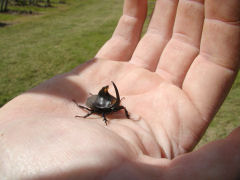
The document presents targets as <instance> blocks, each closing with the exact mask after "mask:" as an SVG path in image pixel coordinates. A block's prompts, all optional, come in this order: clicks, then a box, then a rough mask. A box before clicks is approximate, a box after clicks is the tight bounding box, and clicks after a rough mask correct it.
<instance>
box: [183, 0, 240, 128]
mask: <svg viewBox="0 0 240 180" xmlns="http://www.w3.org/2000/svg"><path fill="white" fill-rule="evenodd" d="M239 6H240V1H239V0H229V1H225V0H218V1H211V0H206V2H205V21H204V26H203V35H202V40H201V46H200V54H199V55H198V57H197V58H196V60H195V61H194V62H193V64H192V65H191V67H190V69H189V71H188V73H187V75H186V78H185V80H184V83H183V90H184V91H185V92H186V94H187V95H188V97H189V98H190V99H191V100H192V103H193V104H194V105H195V107H196V108H197V109H198V110H199V112H200V113H201V115H202V119H203V121H202V125H203V127H205V128H206V126H207V125H208V122H209V121H210V120H211V119H212V117H213V116H214V115H215V113H216V111H217V110H218V108H219V106H220V104H221V103H222V102H223V100H224V98H225V96H226V94H227V93H228V91H229V89H230V87H231V85H232V83H233V80H234V78H235V76H236V74H237V71H238V68H239V64H240V63H239V62H240V51H239V49H240V23H239V22H240V8H239ZM192 123H194V122H192Z"/></svg>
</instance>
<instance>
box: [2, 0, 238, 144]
mask: <svg viewBox="0 0 240 180" xmlns="http://www.w3.org/2000/svg"><path fill="white" fill-rule="evenodd" d="M53 2H54V1H53ZM66 2H67V3H66V4H57V3H53V7H51V8H33V9H31V11H33V12H36V13H34V14H33V15H26V14H21V15H19V14H16V13H12V14H0V24H1V23H2V24H4V23H6V24H9V25H7V26H4V27H0V107H1V106H2V105H4V104H5V103H6V102H7V101H9V100H10V99H12V98H13V97H15V96H17V95H18V94H20V93H21V92H24V91H26V90H27V89H29V88H31V87H34V86H35V85H37V84H39V83H40V82H42V81H44V80H46V79H48V78H50V77H52V76H54V75H56V74H59V73H62V72H66V71H68V70H70V69H72V68H73V67H75V66H77V65H78V64H80V63H82V62H84V61H86V60H88V59H90V58H92V57H93V56H94V55H95V54H96V52H97V51H98V49H99V48H100V47H101V46H102V45H103V44H104V42H105V41H106V40H107V39H108V38H109V37H110V36H111V34H112V32H113V30H114V27H115V25H116V23H117V21H118V18H119V16H120V14H121V11H122V10H121V8H122V1H119V0H101V1H100V0H67V1H66ZM149 3H150V6H153V2H152V1H150V2H149ZM24 10H25V9H24ZM27 10H29V9H27ZM239 86H240V76H238V78H237V80H236V82H235V84H234V86H233V88H232V90H231V93H230V95H229V96H228V98H227V100H226V101H225V103H224V105H223V106H222V108H221V110H220V111H219V113H218V114H217V116H216V118H215V119H214V121H213V122H212V123H211V126H210V128H209V129H208V131H207V132H206V134H205V136H204V138H203V140H202V141H201V142H200V144H201V145H202V144H205V143H206V142H209V141H212V140H215V139H219V138H223V137H225V136H226V135H227V134H228V133H229V132H231V131H232V130H233V129H234V128H235V127H237V126H238V125H239V120H240V89H239Z"/></svg>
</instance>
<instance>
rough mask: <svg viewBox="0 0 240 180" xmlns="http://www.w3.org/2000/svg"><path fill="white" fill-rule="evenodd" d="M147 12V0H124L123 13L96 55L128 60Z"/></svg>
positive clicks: (104, 57) (138, 37)
mask: <svg viewBox="0 0 240 180" xmlns="http://www.w3.org/2000/svg"><path fill="white" fill-rule="evenodd" d="M146 13H147V0H125V2H124V7H123V15H122V17H121V18H120V20H119V22H118V25H117V27H116V29H115V31H114V33H113V35H112V37H111V39H110V40H108V41H107V42H106V43H105V44H104V45H103V47H102V48H101V49H100V50H99V52H98V53H97V55H96V57H97V58H103V59H111V60H116V61H128V60H129V59H130V58H131V56H132V54H133V51H134V49H135V48H136V45H137V43H138V41H139V39H140V35H141V32H142V26H143V24H144V21H145V17H146Z"/></svg>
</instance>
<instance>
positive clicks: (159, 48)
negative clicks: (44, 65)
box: [1, 0, 240, 179]
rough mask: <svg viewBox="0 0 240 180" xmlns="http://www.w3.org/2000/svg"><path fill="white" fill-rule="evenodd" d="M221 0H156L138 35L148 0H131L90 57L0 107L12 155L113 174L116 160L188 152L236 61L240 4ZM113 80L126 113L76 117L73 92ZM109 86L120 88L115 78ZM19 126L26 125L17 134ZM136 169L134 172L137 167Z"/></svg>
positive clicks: (82, 97) (81, 98)
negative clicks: (104, 119)
mask: <svg viewBox="0 0 240 180" xmlns="http://www.w3.org/2000/svg"><path fill="white" fill-rule="evenodd" d="M220 2H222V4H224V5H223V6H222V9H219V8H218V5H217V2H216V1H210V0H209V1H205V4H203V1H201V0H200V1H179V2H178V3H177V1H161V0H159V1H156V5H155V10H154V13H153V15H152V18H151V22H150V24H149V27H148V30H147V32H146V34H145V35H144V36H143V38H142V39H141V40H139V39H140V34H141V31H142V26H143V23H144V21H145V17H146V12H147V1H146V0H126V1H125V4H124V10H123V16H122V17H121V18H120V20H119V23H118V26H117V28H116V30H115V32H114V34H113V36H112V38H111V39H110V40H109V41H108V42H107V43H106V44H105V45H104V46H103V47H102V48H101V50H100V51H99V52H98V54H97V55H96V57H95V58H94V59H93V60H90V61H88V62H86V63H85V64H82V65H80V66H79V67H77V68H75V69H74V70H72V71H71V72H69V73H66V74H63V75H59V76H56V77H54V78H52V79H50V80H48V81H46V82H44V83H42V84H41V85H39V86H38V87H36V88H34V89H32V90H30V91H29V92H26V93H24V94H23V95H21V96H18V97H17V98H15V99H14V100H12V101H11V102H10V103H8V104H7V105H6V106H4V107H3V108H2V109H1V117H4V119H5V121H3V123H2V124H3V125H2V127H3V128H2V127H1V132H3V133H4V135H5V137H6V140H5V141H3V144H4V146H5V147H7V148H9V149H16V152H15V151H13V153H12V154H13V155H12V157H14V158H13V159H14V160H12V161H13V162H14V163H16V164H17V163H19V164H22V166H23V167H25V166H27V165H26V164H31V168H30V170H29V172H28V171H25V172H26V174H25V175H26V176H28V175H29V174H32V173H33V172H44V173H46V172H47V173H49V172H50V173H51V171H53V172H54V173H56V174H59V173H58V169H59V165H60V164H61V168H60V169H61V170H60V172H64V174H65V175H66V174H67V172H68V171H70V172H71V173H70V174H71V175H72V176H73V175H79V177H81V178H82V179H87V178H88V177H95V176H99V174H101V175H102V176H103V174H106V173H107V174H108V175H107V177H108V178H111V173H113V174H114V173H116V172H114V170H115V169H114V168H115V167H118V168H119V166H120V167H121V168H119V169H120V170H119V169H118V171H117V173H120V172H121V169H122V167H124V166H125V165H126V164H128V163H129V162H137V161H138V160H139V162H141V163H143V162H144V163H146V164H154V158H156V159H158V158H168V159H172V158H175V157H176V156H178V155H180V154H183V153H185V152H188V151H190V150H191V149H192V148H193V147H194V146H195V145H196V143H197V142H198V140H199V139H200V138H201V135H202V133H203V132H204V131H205V129H206V128H207V126H208V124H209V122H210V121H211V120H212V118H213V116H214V115H215V113H216V111H217V110H218V108H219V106H220V105H221V103H222V101H223V100H224V98H225V96H226V94H227V92H228V90H229V89H230V87H231V85H232V83H233V80H234V78H235V76H236V73H237V70H238V64H239V52H238V49H237V47H239V41H238V40H236V39H237V38H239V26H236V25H234V22H237V21H238V20H239V14H240V13H236V12H238V11H239V10H238V9H236V8H237V7H238V6H236V4H239V3H238V2H237V1H234V0H231V1H228V2H226V1H218V3H220ZM220 4H221V3H220ZM225 4H227V5H225ZM234 8H235V9H234ZM231 12H235V13H231ZM226 22H231V23H226ZM111 81H114V82H115V83H116V85H117V87H118V89H119V92H120V96H121V97H125V98H124V99H123V100H122V104H123V105H124V106H125V107H126V108H127V109H128V111H129V112H130V119H126V118H125V117H124V113H122V114H121V113H115V115H114V114H113V115H110V116H107V118H108V119H109V120H110V123H109V124H108V125H107V126H105V123H104V122H103V121H102V117H101V116H97V115H93V116H90V117H89V118H87V119H84V118H75V115H85V113H86V112H85V111H83V110H81V109H79V108H78V107H77V106H76V105H75V104H74V103H73V101H72V99H74V100H76V101H77V102H78V103H79V104H82V105H84V103H85V101H86V98H87V97H88V96H89V93H92V94H96V93H97V92H98V91H99V90H100V88H101V87H103V86H105V85H110V84H111ZM110 93H111V94H113V95H115V93H114V90H113V88H112V86H110ZM13 119H14V121H12V120H13ZM10 120H11V121H10ZM14 128H15V129H18V130H20V131H17V132H15V133H14V134H11V132H12V131H13V129H14ZM23 136H25V138H21V137H23ZM29 142H34V143H32V144H31V143H30V144H29ZM17 145H18V146H17ZM26 147H27V148H28V151H27V152H26V151H25V149H24V148H26ZM43 149H44V150H43ZM14 152H15V156H17V154H19V153H20V152H21V153H22V154H23V157H25V156H26V157H28V156H30V155H31V156H33V157H34V158H33V159H31V160H28V161H26V160H25V161H24V163H23V162H22V159H24V158H22V159H21V158H20V159H18V158H15V156H14ZM5 153H7V152H5ZM148 158H150V159H148ZM53 159H54V160H53ZM137 159H138V160H137ZM36 162H37V163H36ZM62 162H64V165H62ZM164 162H165V161H164V159H161V163H163V164H164ZM161 163H160V164H161ZM43 164H44V168H43ZM46 164H47V165H46ZM123 164H124V165H123ZM130 164H131V163H130ZM158 165H159V164H158ZM36 166H37V168H36ZM46 166H47V167H46ZM132 166H134V165H131V167H132ZM138 166H139V165H138ZM64 168H65V169H64ZM56 169H57V170H56ZM86 169H88V170H86ZM89 169H90V172H91V173H90V175H89ZM123 169H124V168H123ZM130 169H131V168H130ZM133 169H134V170H135V169H138V168H133ZM134 170H129V171H132V172H133V174H134V173H135V172H134ZM45 171H46V172H45ZM65 171H66V172H65ZM73 171H74V173H73ZM17 172H19V174H21V173H20V170H19V171H17ZM93 172H94V173H93ZM60 174H61V173H60ZM120 174H121V173H120ZM67 175H69V174H67ZM134 175H135V176H134V177H135V178H136V177H138V174H136V173H135V174H134ZM60 177H64V176H62V175H60ZM66 177H68V176H66ZM107 177H106V179H107ZM119 177H120V176H119ZM123 177H124V176H123ZM146 177H147V176H146ZM58 178H59V177H58ZM113 179H116V178H113ZM120 179H121V178H120ZM137 179H140V178H139V177H138V178H137ZM143 179H144V177H143Z"/></svg>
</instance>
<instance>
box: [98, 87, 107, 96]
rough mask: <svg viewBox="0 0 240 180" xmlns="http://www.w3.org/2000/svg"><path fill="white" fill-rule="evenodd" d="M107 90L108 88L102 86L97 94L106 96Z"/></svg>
mask: <svg viewBox="0 0 240 180" xmlns="http://www.w3.org/2000/svg"><path fill="white" fill-rule="evenodd" d="M108 88H109V86H104V87H103V88H102V89H101V90H100V91H99V93H98V95H106V94H108Z"/></svg>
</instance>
